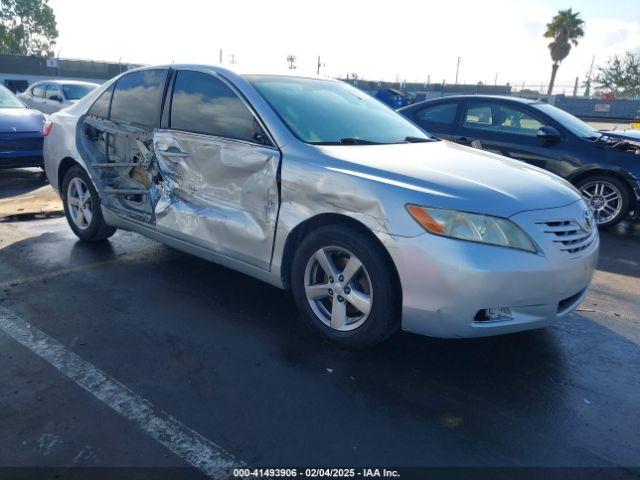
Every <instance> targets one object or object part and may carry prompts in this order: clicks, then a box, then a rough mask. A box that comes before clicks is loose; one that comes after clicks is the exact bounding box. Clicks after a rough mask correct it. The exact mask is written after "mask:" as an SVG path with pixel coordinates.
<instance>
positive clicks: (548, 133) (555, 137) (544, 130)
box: [536, 126, 562, 142]
mask: <svg viewBox="0 0 640 480" xmlns="http://www.w3.org/2000/svg"><path fill="white" fill-rule="evenodd" d="M536 136H537V137H538V138H539V139H541V140H546V141H547V142H558V141H560V139H561V138H562V135H560V132H559V131H558V130H556V129H555V128H553V127H547V126H544V127H540V128H539V129H538V133H537V134H536Z"/></svg>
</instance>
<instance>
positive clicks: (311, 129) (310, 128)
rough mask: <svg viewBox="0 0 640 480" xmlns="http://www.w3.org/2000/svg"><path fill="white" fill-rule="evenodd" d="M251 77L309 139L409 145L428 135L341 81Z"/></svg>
mask: <svg viewBox="0 0 640 480" xmlns="http://www.w3.org/2000/svg"><path fill="white" fill-rule="evenodd" d="M248 80H249V81H250V82H251V83H252V84H253V86H254V87H255V88H256V89H257V90H258V92H260V94H261V95H262V96H263V97H264V98H265V100H266V101H267V102H268V103H269V104H270V105H271V107H272V108H273V109H274V110H275V111H276V113H277V114H278V115H279V116H280V118H281V119H282V121H283V122H284V123H285V124H286V126H287V127H288V128H289V130H291V132H292V133H293V134H294V135H295V136H296V137H298V138H299V139H300V140H302V141H303V142H306V143H311V144H317V145H334V144H335V145H362V144H376V143H382V144H386V143H406V142H408V141H421V140H428V139H429V138H430V137H429V136H428V135H427V134H426V133H425V132H423V131H422V130H420V129H419V128H417V127H415V126H414V125H413V124H411V123H410V122H409V121H408V120H406V119H405V118H404V117H402V116H401V115H399V114H397V113H396V112H394V111H393V110H391V109H390V108H389V107H387V106H386V105H384V104H382V103H380V102H379V101H378V100H375V99H374V98H372V97H370V96H369V95H367V94H366V93H364V92H362V91H361V90H358V89H356V88H354V87H351V86H349V85H347V84H346V83H342V82H334V81H330V80H315V79H305V78H291V77H249V78H248Z"/></svg>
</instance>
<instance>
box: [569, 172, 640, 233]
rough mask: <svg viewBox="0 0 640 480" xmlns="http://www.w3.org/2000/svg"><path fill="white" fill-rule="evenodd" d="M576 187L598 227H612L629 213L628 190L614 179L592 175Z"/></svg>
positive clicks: (629, 198)
mask: <svg viewBox="0 0 640 480" xmlns="http://www.w3.org/2000/svg"><path fill="white" fill-rule="evenodd" d="M576 187H577V188H578V190H580V193H581V194H582V196H583V197H584V199H585V201H586V202H587V205H589V207H591V209H592V210H593V218H594V219H595V222H596V223H597V224H598V226H599V227H612V226H614V225H616V224H618V223H620V222H621V221H622V220H624V218H625V217H626V216H627V214H628V213H629V208H630V206H631V195H630V194H629V189H628V188H627V185H626V184H625V183H624V182H623V181H622V180H619V179H618V178H616V177H613V176H610V175H592V176H589V177H586V178H583V179H581V180H580V181H579V182H577V184H576Z"/></svg>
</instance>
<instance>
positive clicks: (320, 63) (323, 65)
mask: <svg viewBox="0 0 640 480" xmlns="http://www.w3.org/2000/svg"><path fill="white" fill-rule="evenodd" d="M326 66H327V64H326V63H322V62H321V61H320V55H318V75H320V69H321V68H322V67H326Z"/></svg>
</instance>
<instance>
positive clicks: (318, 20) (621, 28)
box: [49, 0, 640, 90]
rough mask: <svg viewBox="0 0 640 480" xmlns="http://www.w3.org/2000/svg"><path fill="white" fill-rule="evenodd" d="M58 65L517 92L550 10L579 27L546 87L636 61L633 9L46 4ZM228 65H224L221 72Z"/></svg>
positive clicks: (551, 1) (230, 0)
mask: <svg viewBox="0 0 640 480" xmlns="http://www.w3.org/2000/svg"><path fill="white" fill-rule="evenodd" d="M49 5H51V7H52V8H53V10H54V13H55V15H56V19H57V21H58V30H59V32H60V36H59V38H58V42H57V45H56V47H55V49H54V50H55V52H56V53H57V54H58V55H59V56H60V57H64V58H80V59H91V60H104V61H113V62H118V61H121V62H122V63H140V64H169V63H203V64H213V65H218V64H219V51H220V49H222V51H223V63H222V64H223V66H226V67H228V68H232V69H233V70H236V71H238V72H240V73H291V72H290V71H289V70H287V65H288V64H287V61H286V58H287V55H295V56H296V57H297V62H296V64H297V68H296V70H295V73H298V74H304V75H314V74H315V73H316V64H317V59H318V56H320V57H321V60H322V62H323V63H324V64H325V66H324V67H323V68H322V70H321V72H322V74H323V75H327V76H331V77H338V76H340V77H344V76H345V75H347V74H351V73H357V74H358V76H359V78H366V79H375V80H390V81H395V80H396V79H400V80H405V81H409V82H414V81H418V82H426V81H427V80H428V79H429V78H430V79H431V81H432V82H442V81H443V80H444V81H446V82H447V83H453V82H454V80H455V75H456V64H457V59H458V57H461V60H460V70H459V83H477V82H480V81H481V82H483V83H490V84H493V83H494V82H495V81H496V75H497V83H498V84H505V83H507V82H509V83H510V84H511V85H514V86H517V87H521V86H522V84H523V82H526V85H527V86H529V85H531V86H534V85H536V84H537V85H538V86H539V85H541V84H543V83H548V81H549V76H550V70H551V60H550V56H549V50H548V48H547V44H548V42H549V40H548V39H545V38H543V37H542V35H543V33H544V30H545V25H546V23H547V22H549V21H550V19H551V17H552V16H553V15H554V14H555V13H556V12H557V11H558V10H559V9H565V8H569V7H571V8H573V9H574V11H579V12H581V16H582V18H583V19H584V20H585V22H586V25H585V36H584V37H583V39H582V40H581V41H580V43H579V45H578V46H577V47H575V48H574V49H573V50H572V51H571V53H570V55H569V57H568V58H567V59H565V61H564V62H563V63H562V65H561V67H560V70H559V72H558V78H557V80H556V83H557V84H558V85H560V86H566V88H567V90H570V89H571V86H572V85H573V83H574V81H575V78H576V77H577V76H579V77H580V81H582V80H583V79H584V78H585V77H586V75H587V72H588V70H589V66H590V64H591V60H592V58H593V56H594V55H595V57H596V65H599V64H604V63H605V61H606V59H607V58H608V57H610V56H611V55H614V54H621V53H623V52H624V51H626V50H632V51H636V52H640V0H609V1H603V0H574V1H556V0H537V1H535V0H531V1H529V0H523V1H518V0H511V1H507V0H482V1H479V0H469V1H466V0H445V1H443V0H436V1H431V0H423V1H411V0H407V1H396V2H389V1H388V0H387V1H385V2H382V1H374V0H369V1H360V0H321V1H315V2H311V1H308V0H306V1H305V0H259V1H258V0H226V1H217V0H172V1H167V0H153V1H152V0H109V2H104V1H103V0H100V1H98V0H49ZM232 55H233V58H234V59H235V62H236V63H234V64H231V60H232Z"/></svg>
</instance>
